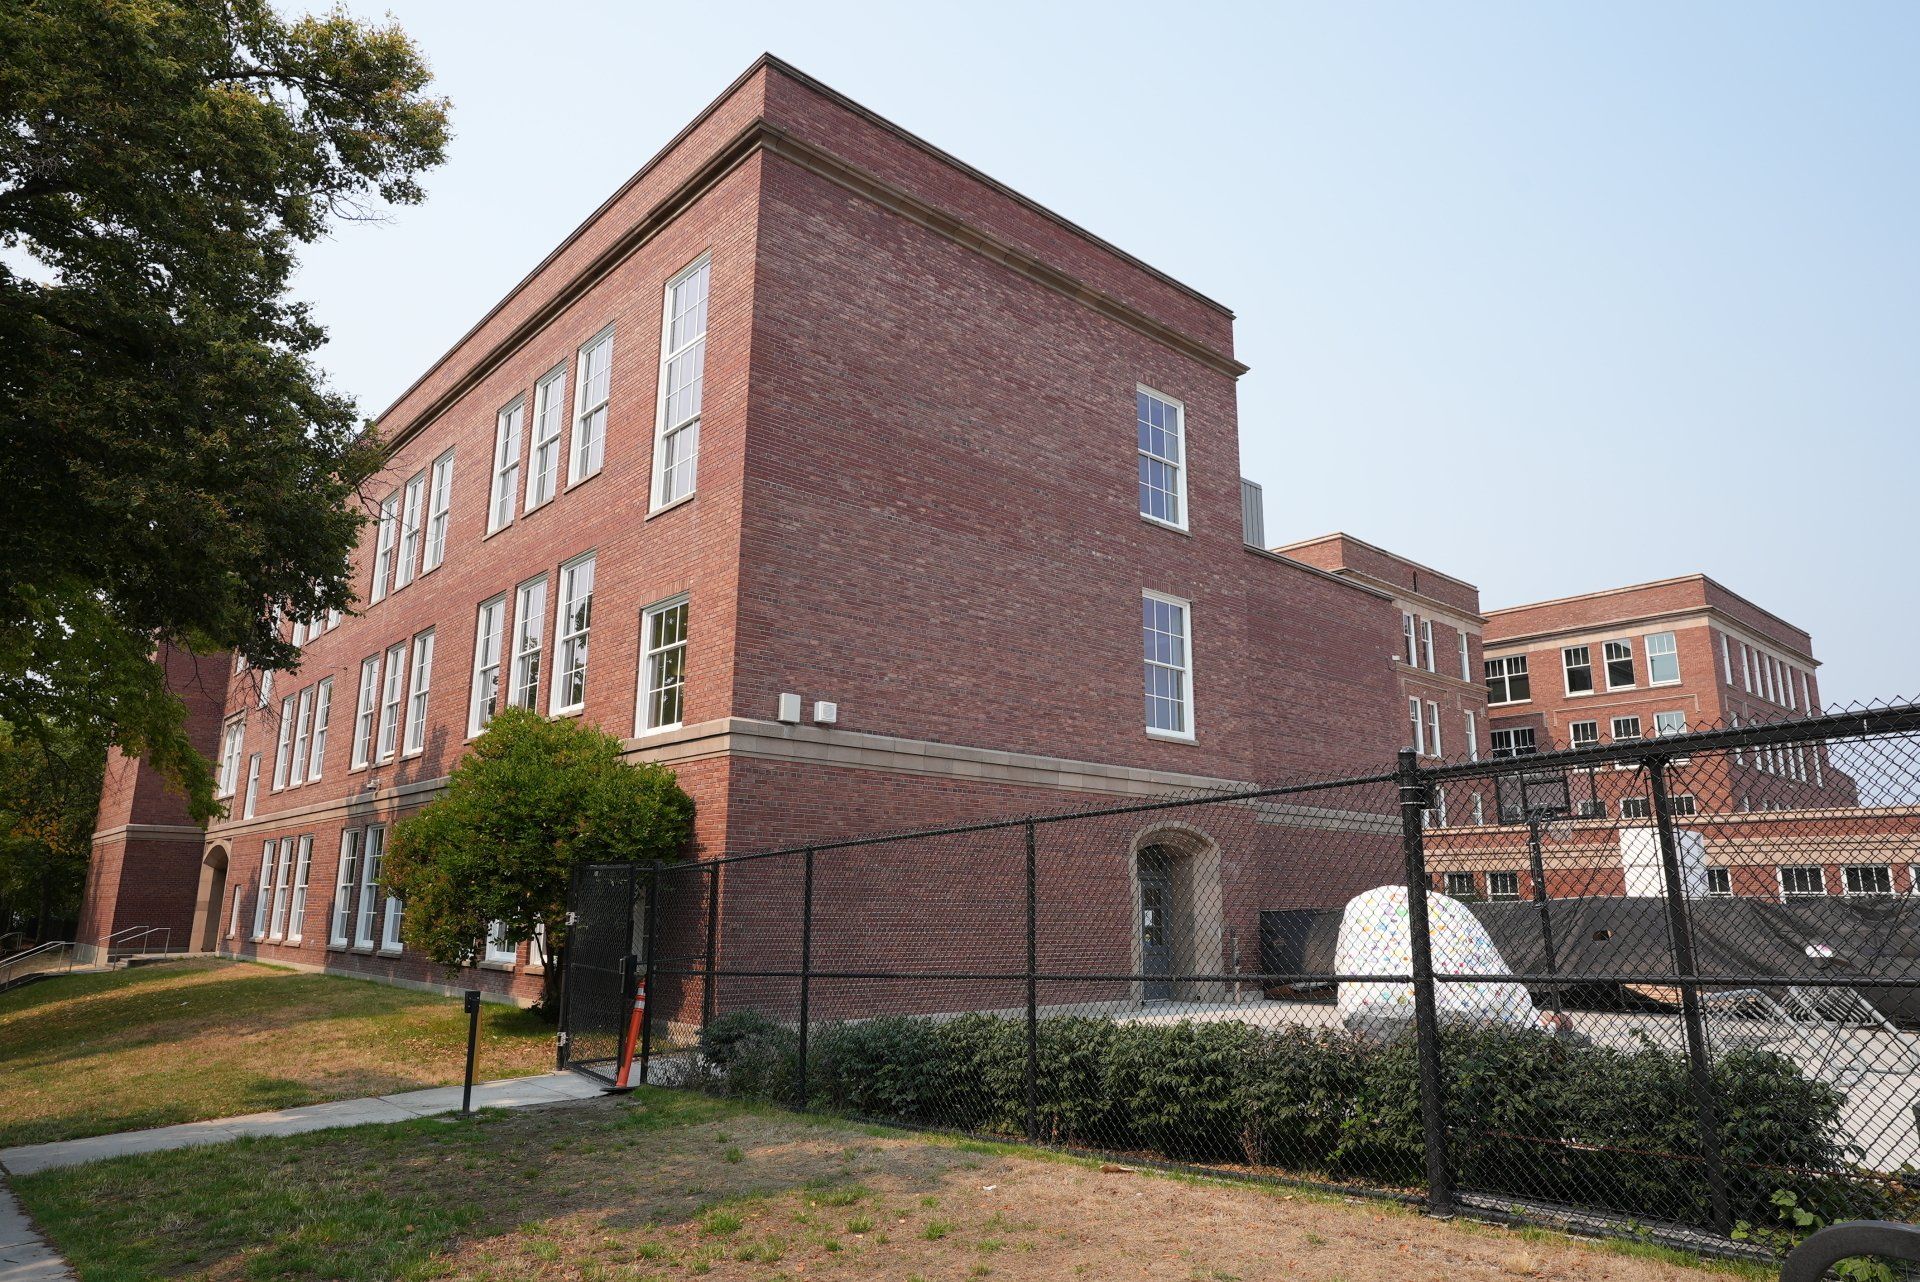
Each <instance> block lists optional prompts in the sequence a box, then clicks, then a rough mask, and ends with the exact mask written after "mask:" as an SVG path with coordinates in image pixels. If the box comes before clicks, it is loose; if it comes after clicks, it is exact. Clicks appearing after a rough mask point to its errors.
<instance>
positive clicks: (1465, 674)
mask: <svg viewBox="0 0 1920 1282" xmlns="http://www.w3.org/2000/svg"><path fill="white" fill-rule="evenodd" d="M1456 636H1457V639H1458V640H1459V642H1460V679H1461V680H1462V681H1471V680H1473V667H1472V663H1471V660H1470V659H1469V658H1468V655H1467V634H1466V633H1465V632H1464V631H1462V632H1460V633H1458V634H1456Z"/></svg>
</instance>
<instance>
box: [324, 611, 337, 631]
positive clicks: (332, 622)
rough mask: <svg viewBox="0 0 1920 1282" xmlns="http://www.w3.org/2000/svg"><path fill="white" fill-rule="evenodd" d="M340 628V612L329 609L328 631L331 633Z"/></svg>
mask: <svg viewBox="0 0 1920 1282" xmlns="http://www.w3.org/2000/svg"><path fill="white" fill-rule="evenodd" d="M339 626H340V611H338V610H334V609H329V610H328V611H327V631H329V632H331V631H333V630H334V629H335V628H337V627H339Z"/></svg>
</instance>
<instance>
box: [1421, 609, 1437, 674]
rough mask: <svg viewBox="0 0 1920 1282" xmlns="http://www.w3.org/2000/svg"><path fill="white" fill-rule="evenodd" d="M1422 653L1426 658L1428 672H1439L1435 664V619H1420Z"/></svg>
mask: <svg viewBox="0 0 1920 1282" xmlns="http://www.w3.org/2000/svg"><path fill="white" fill-rule="evenodd" d="M1420 655H1421V657H1422V658H1423V659H1425V660H1426V667H1427V671H1428V672H1437V671H1438V670H1439V669H1437V668H1435V667H1434V666H1433V620H1432V619H1422V620H1420Z"/></svg>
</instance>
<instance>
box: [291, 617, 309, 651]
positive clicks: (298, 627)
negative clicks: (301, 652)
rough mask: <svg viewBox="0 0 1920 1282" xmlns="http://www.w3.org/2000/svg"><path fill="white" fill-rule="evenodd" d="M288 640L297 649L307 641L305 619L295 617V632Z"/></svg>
mask: <svg viewBox="0 0 1920 1282" xmlns="http://www.w3.org/2000/svg"><path fill="white" fill-rule="evenodd" d="M287 640H288V641H289V642H290V643H291V644H292V646H293V648H294V649H296V650H298V649H299V648H300V647H301V646H303V645H305V644H306V643H307V623H306V620H305V619H295V620H294V621H293V632H292V634H291V635H290V636H289V637H288V638H287Z"/></svg>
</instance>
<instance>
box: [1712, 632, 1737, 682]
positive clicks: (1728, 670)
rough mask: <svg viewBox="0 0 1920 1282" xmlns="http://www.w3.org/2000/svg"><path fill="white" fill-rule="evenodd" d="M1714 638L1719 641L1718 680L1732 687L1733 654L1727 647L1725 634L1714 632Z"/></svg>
mask: <svg viewBox="0 0 1920 1282" xmlns="http://www.w3.org/2000/svg"><path fill="white" fill-rule="evenodd" d="M1714 636H1716V637H1718V638H1719V639H1720V679H1721V680H1722V681H1725V682H1726V683H1727V684H1728V685H1732V684H1733V652H1732V650H1731V649H1730V648H1729V647H1728V645H1727V634H1726V633H1724V632H1716V633H1714Z"/></svg>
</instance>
